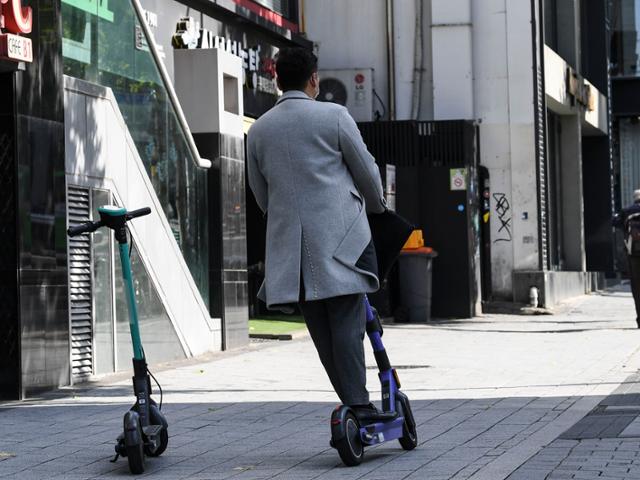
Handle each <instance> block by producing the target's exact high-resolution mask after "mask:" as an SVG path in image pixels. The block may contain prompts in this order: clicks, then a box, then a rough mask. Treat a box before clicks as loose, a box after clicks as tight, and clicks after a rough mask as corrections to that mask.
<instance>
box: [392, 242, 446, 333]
mask: <svg viewBox="0 0 640 480" xmlns="http://www.w3.org/2000/svg"><path fill="white" fill-rule="evenodd" d="M437 256H438V253H437V252H435V251H434V250H433V249H432V248H429V247H421V248H414V249H406V250H403V251H402V252H401V253H400V257H399V258H398V290H399V292H398V293H399V295H398V307H397V308H396V310H395V320H396V322H428V321H430V320H431V278H432V270H433V259H434V258H435V257H437Z"/></svg>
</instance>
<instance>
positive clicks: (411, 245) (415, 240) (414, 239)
mask: <svg viewBox="0 0 640 480" xmlns="http://www.w3.org/2000/svg"><path fill="white" fill-rule="evenodd" d="M420 247H424V238H423V237H422V230H414V231H413V232H411V235H410V236H409V239H408V240H407V242H406V243H405V244H404V247H402V249H403V250H407V249H416V248H420Z"/></svg>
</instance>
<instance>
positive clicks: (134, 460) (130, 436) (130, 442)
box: [124, 410, 144, 475]
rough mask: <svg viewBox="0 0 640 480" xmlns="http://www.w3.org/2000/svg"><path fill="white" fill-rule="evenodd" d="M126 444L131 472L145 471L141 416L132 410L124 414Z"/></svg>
mask: <svg viewBox="0 0 640 480" xmlns="http://www.w3.org/2000/svg"><path fill="white" fill-rule="evenodd" d="M124 446H125V449H126V451H127V460H128V461H129V470H131V473H133V474H136V475H139V474H141V473H144V440H143V438H142V428H140V416H139V415H138V414H137V413H136V412H134V411H132V410H129V411H128V412H127V413H125V415H124Z"/></svg>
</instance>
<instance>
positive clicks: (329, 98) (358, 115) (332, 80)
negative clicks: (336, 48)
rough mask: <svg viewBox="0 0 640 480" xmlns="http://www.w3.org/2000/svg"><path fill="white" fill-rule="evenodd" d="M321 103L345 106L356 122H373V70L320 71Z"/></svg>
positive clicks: (319, 96)
mask: <svg viewBox="0 0 640 480" xmlns="http://www.w3.org/2000/svg"><path fill="white" fill-rule="evenodd" d="M318 75H319V76H320V95H318V100H319V101H321V102H333V103H338V104H340V105H344V106H345V107H347V109H348V110H349V113H350V114H351V116H352V117H353V119H354V120H355V121H356V122H370V121H371V120H373V69H372V68H350V69H344V70H320V71H319V72H318Z"/></svg>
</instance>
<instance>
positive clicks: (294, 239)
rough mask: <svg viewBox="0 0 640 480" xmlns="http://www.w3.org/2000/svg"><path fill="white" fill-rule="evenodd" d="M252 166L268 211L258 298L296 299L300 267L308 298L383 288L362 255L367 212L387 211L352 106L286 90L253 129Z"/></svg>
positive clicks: (274, 303) (254, 185) (271, 302)
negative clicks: (362, 265)
mask: <svg viewBox="0 0 640 480" xmlns="http://www.w3.org/2000/svg"><path fill="white" fill-rule="evenodd" d="M247 172H248V178H249V185H250V187H251V190H252V191H253V194H254V195H255V198H256V201H257V203H258V205H259V207H260V208H261V209H262V211H263V212H264V213H265V214H266V216H267V238H266V255H265V256H266V259H265V263H266V265H265V281H264V283H263V284H262V287H261V289H260V291H259V293H258V298H260V299H262V300H264V301H265V302H266V303H267V306H268V307H269V308H272V309H274V308H275V309H277V308H279V307H280V308H281V307H283V306H285V305H290V304H293V303H296V302H298V300H299V298H300V285H301V279H300V273H301V272H302V276H303V279H304V282H303V284H304V299H305V300H307V301H313V300H321V299H325V298H331V297H338V296H342V295H349V294H354V293H366V292H373V291H376V290H377V289H378V288H379V282H378V278H377V276H376V274H375V273H373V272H371V271H368V270H365V269H363V268H360V267H361V264H360V263H359V262H358V260H359V259H360V257H361V256H362V254H363V252H364V251H365V249H367V247H368V246H369V243H370V241H371V231H370V229H369V222H368V220H367V212H370V213H381V212H383V211H384V210H385V200H384V196H383V190H382V182H381V180H380V172H379V170H378V167H377V165H376V164H375V161H374V158H373V157H372V156H371V154H370V153H369V152H368V151H367V148H366V146H365V144H364V142H363V141H362V137H361V135H360V132H359V130H358V127H357V126H356V123H355V122H354V120H353V118H351V116H350V115H349V113H348V111H347V109H346V108H344V107H342V106H340V105H337V104H333V103H325V102H316V101H314V100H313V99H311V98H310V97H308V96H307V95H306V94H305V93H304V92H301V91H288V92H286V93H285V94H284V95H283V96H282V97H281V98H280V99H279V100H278V102H277V104H276V105H275V106H274V107H273V108H272V109H271V110H269V111H268V112H267V113H265V114H264V115H263V116H262V117H260V118H259V119H258V120H257V121H256V122H255V123H254V124H253V126H252V127H251V129H250V130H249V134H248V141H247ZM367 250H368V249H367ZM356 264H358V265H356Z"/></svg>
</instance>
